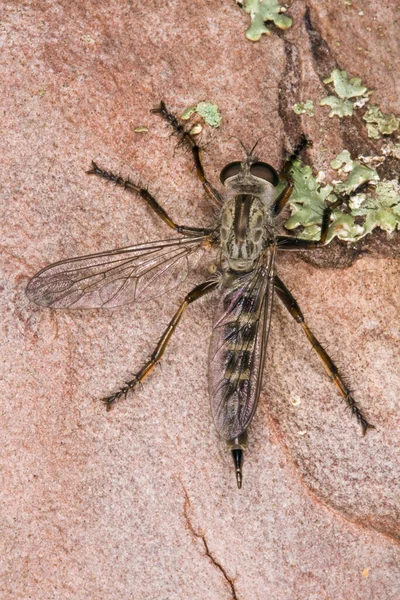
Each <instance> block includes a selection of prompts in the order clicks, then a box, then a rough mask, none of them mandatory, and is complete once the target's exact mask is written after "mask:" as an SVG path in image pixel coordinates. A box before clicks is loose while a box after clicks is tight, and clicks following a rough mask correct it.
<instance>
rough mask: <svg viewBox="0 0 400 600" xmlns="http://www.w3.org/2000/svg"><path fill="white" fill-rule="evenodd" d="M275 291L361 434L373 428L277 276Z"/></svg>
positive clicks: (293, 299)
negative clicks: (341, 398) (317, 358)
mask: <svg viewBox="0 0 400 600" xmlns="http://www.w3.org/2000/svg"><path fill="white" fill-rule="evenodd" d="M275 291H276V293H277V295H278V297H279V299H280V300H281V301H282V303H283V304H284V305H285V306H286V308H287V309H288V311H289V312H290V314H291V315H292V317H293V318H294V320H295V321H296V322H297V323H299V324H300V325H301V326H302V328H303V330H304V333H305V334H306V336H307V339H308V341H309V342H310V344H311V345H312V347H313V350H315V352H316V353H317V354H318V356H319V358H320V359H321V361H322V364H323V365H324V367H325V370H326V372H327V373H328V375H329V377H330V378H331V379H332V381H333V382H334V384H335V385H336V387H337V388H338V390H339V392H340V394H341V396H342V397H343V398H344V400H345V402H346V404H347V406H348V407H349V408H350V410H351V412H352V414H353V415H355V417H356V419H357V421H358V422H359V423H360V425H361V428H362V432H363V435H365V434H366V432H367V430H368V429H375V426H374V425H371V424H370V423H368V421H367V419H366V418H365V417H364V415H363V413H362V412H361V410H360V409H359V408H358V406H357V404H356V401H355V400H354V398H353V396H352V394H351V391H350V390H349V389H348V387H347V386H346V384H345V383H344V381H343V379H342V377H341V375H340V373H339V371H338V368H337V367H336V365H335V363H334V362H333V360H332V359H331V358H330V356H329V355H328V353H327V352H326V350H324V348H323V347H322V345H321V344H320V342H319V341H318V340H317V338H316V337H315V335H314V334H313V332H312V331H311V329H310V328H309V327H308V325H307V323H306V322H305V320H304V317H303V313H302V312H301V310H300V307H299V305H298V304H297V302H296V300H295V298H294V297H293V296H292V294H291V293H290V292H289V290H288V289H287V287H286V286H285V284H284V283H283V281H282V280H281V279H279V277H278V276H275Z"/></svg>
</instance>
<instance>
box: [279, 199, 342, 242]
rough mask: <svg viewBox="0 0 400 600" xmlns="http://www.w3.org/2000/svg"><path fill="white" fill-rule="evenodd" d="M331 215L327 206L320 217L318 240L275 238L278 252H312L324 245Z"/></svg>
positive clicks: (287, 237) (290, 237)
mask: <svg viewBox="0 0 400 600" xmlns="http://www.w3.org/2000/svg"><path fill="white" fill-rule="evenodd" d="M331 215H332V209H331V208H330V207H329V206H327V207H326V208H325V210H324V214H323V216H322V225H321V236H320V239H319V240H302V239H300V238H296V237H292V236H290V235H278V236H277V237H276V243H277V246H278V250H314V248H321V246H324V245H325V244H326V239H327V237H328V231H329V224H330V221H331Z"/></svg>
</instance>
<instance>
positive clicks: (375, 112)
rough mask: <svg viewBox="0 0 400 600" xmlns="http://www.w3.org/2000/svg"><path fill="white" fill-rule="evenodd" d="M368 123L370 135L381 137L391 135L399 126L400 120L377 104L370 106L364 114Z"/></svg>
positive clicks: (375, 137) (371, 136)
mask: <svg viewBox="0 0 400 600" xmlns="http://www.w3.org/2000/svg"><path fill="white" fill-rule="evenodd" d="M363 119H364V121H366V123H367V131H368V137H370V138H373V139H379V138H380V137H381V136H382V135H390V134H391V133H393V132H394V131H396V130H397V129H398V128H399V125H400V121H399V119H397V118H396V117H395V115H390V114H389V115H388V114H385V113H383V112H381V110H380V109H379V107H378V106H376V105H375V104H374V105H372V106H370V107H369V108H368V110H367V111H366V112H365V115H364V116H363Z"/></svg>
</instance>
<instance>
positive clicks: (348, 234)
mask: <svg viewBox="0 0 400 600" xmlns="http://www.w3.org/2000/svg"><path fill="white" fill-rule="evenodd" d="M331 167H332V168H333V169H335V170H337V171H338V174H339V175H340V176H341V177H345V179H343V180H340V181H336V182H333V183H332V184H328V185H321V184H320V183H319V181H318V175H317V176H314V175H313V174H312V170H311V168H310V167H309V166H307V165H302V164H301V163H300V161H295V163H294V165H293V168H292V171H291V175H292V177H293V181H294V184H295V187H294V191H293V194H292V196H291V199H290V202H289V204H290V207H291V211H292V214H291V216H290V218H289V219H288V220H287V221H286V223H285V227H286V229H289V230H293V229H296V228H298V227H301V228H302V231H301V232H300V234H299V237H301V238H303V239H318V238H319V236H320V231H321V221H322V215H323V212H324V209H325V207H326V206H327V205H328V206H329V205H332V204H334V203H335V202H336V201H337V200H338V199H340V198H343V199H345V198H346V199H347V202H348V208H347V210H346V212H344V211H342V210H339V209H336V208H335V209H333V211H332V217H331V224H330V227H329V231H328V236H327V242H329V241H331V240H332V239H333V238H334V237H338V238H339V239H341V240H346V241H348V242H355V241H357V240H359V239H361V238H362V237H364V236H365V235H367V234H368V233H371V232H372V231H373V230H374V229H375V228H376V227H379V228H380V229H383V230H384V231H387V232H388V233H392V232H393V231H394V230H395V229H396V228H397V229H400V185H399V183H398V182H397V181H396V180H392V181H381V180H380V178H379V175H378V173H377V172H376V170H375V169H372V168H370V167H368V166H365V165H362V164H360V163H358V162H357V161H353V160H352V159H351V157H350V153H349V152H348V150H343V151H342V152H341V153H340V154H338V156H336V158H335V159H334V160H333V161H332V162H331ZM319 179H320V180H321V178H319ZM367 183H368V184H369V187H368V188H367V189H365V190H364V189H361V190H360V192H358V193H355V192H356V190H357V188H359V187H360V186H363V184H367ZM356 217H357V220H356ZM360 217H362V219H361V222H360Z"/></svg>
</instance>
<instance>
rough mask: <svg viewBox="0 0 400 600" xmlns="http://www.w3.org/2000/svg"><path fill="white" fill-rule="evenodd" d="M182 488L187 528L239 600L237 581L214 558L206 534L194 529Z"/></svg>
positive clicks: (186, 496)
mask: <svg viewBox="0 0 400 600" xmlns="http://www.w3.org/2000/svg"><path fill="white" fill-rule="evenodd" d="M180 483H181V486H182V489H183V493H184V495H185V502H184V505H183V515H184V517H185V521H186V523H187V526H188V528H189V531H190V533H191V534H192V535H193V536H194V537H195V538H196V539H198V540H201V541H202V542H203V546H204V551H205V556H207V558H209V559H210V561H211V562H212V564H213V565H214V566H215V567H216V568H217V569H218V570H219V571H220V572H221V573H222V575H223V577H224V579H225V581H226V583H227V585H228V586H229V589H230V592H231V594H232V600H239V597H238V595H237V594H236V590H235V580H234V579H233V578H232V577H229V575H228V573H227V572H226V570H225V569H224V567H223V566H222V565H221V563H220V562H219V561H218V560H217V559H216V558H215V557H214V555H213V554H212V552H211V550H210V548H209V546H208V542H207V539H206V536H205V535H204V533H203V532H202V531H201V530H198V529H196V528H195V527H194V525H193V523H192V521H191V519H190V516H189V511H190V510H192V506H191V503H190V499H189V495H188V493H187V491H186V488H185V486H184V485H183V483H182V482H180Z"/></svg>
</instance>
